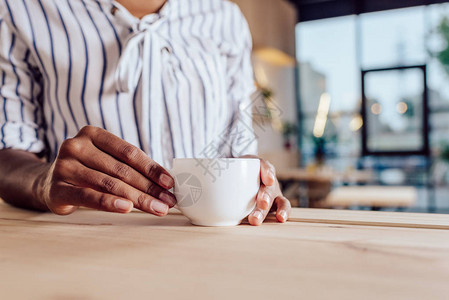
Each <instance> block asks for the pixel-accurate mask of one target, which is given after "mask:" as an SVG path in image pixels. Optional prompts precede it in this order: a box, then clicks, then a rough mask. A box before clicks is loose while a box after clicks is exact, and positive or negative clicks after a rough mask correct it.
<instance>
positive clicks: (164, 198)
mask: <svg viewBox="0 0 449 300" xmlns="http://www.w3.org/2000/svg"><path fill="white" fill-rule="evenodd" d="M159 199H161V200H162V201H164V202H165V203H167V204H168V205H169V206H174V205H175V204H176V200H175V199H173V197H171V196H170V195H168V194H166V193H164V192H162V193H161V194H160V195H159Z"/></svg>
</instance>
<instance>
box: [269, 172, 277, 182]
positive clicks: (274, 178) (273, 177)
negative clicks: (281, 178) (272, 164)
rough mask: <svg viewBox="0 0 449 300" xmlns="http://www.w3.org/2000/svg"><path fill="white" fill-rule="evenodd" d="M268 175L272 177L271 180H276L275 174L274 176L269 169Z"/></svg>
mask: <svg viewBox="0 0 449 300" xmlns="http://www.w3.org/2000/svg"><path fill="white" fill-rule="evenodd" d="M270 177H271V179H272V180H273V181H275V180H276V176H274V172H273V170H270Z"/></svg>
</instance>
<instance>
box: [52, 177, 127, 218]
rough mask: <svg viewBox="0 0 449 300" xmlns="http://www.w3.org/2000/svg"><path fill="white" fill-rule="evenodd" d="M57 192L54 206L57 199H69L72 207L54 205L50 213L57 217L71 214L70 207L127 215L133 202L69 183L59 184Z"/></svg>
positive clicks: (64, 200) (62, 200)
mask: <svg viewBox="0 0 449 300" xmlns="http://www.w3.org/2000/svg"><path fill="white" fill-rule="evenodd" d="M57 188H58V192H57V193H56V194H55V195H54V196H53V199H54V202H56V203H55V204H58V199H59V200H61V202H66V200H67V199H68V198H70V202H71V203H72V205H73V206H72V205H55V208H53V209H52V208H51V207H50V209H52V211H53V212H54V213H56V214H59V215H66V214H69V213H71V212H72V209H71V208H72V207H77V206H84V207H88V208H93V209H97V210H102V211H108V212H116V213H128V212H130V211H131V210H132V208H133V202H132V201H130V200H127V199H123V198H120V197H117V196H115V195H111V194H106V193H102V192H99V191H96V190H94V189H91V188H83V187H77V186H74V185H72V184H69V183H59V184H58V187H57Z"/></svg>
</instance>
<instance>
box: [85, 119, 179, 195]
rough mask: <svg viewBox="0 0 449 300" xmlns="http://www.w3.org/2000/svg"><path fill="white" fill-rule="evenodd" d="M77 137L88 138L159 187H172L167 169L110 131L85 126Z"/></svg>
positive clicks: (172, 182)
mask: <svg viewBox="0 0 449 300" xmlns="http://www.w3.org/2000/svg"><path fill="white" fill-rule="evenodd" d="M77 137H79V138H82V137H86V138H88V139H90V140H91V141H92V143H93V144H94V145H95V147H97V148H98V150H99V151H102V152H105V153H108V154H109V155H111V156H113V157H114V158H116V159H117V160H119V161H121V162H123V163H124V164H126V165H128V166H130V167H132V168H133V169H135V170H137V171H138V172H140V173H141V174H142V175H144V176H145V177H147V178H148V179H150V180H151V181H153V182H155V183H156V184H158V185H160V186H161V187H163V188H165V189H170V188H172V187H173V185H174V180H173V178H172V177H171V175H170V173H168V171H167V170H165V169H164V168H163V167H162V166H160V165H159V164H158V163H156V162H155V161H154V160H152V159H151V158H150V157H148V155H146V154H145V152H143V151H142V150H140V149H139V148H137V147H135V146H134V145H132V144H130V143H128V142H126V141H124V140H122V139H120V138H119V137H117V136H115V135H113V134H112V133H110V132H108V131H106V130H104V129H102V128H97V127H93V126H86V127H83V128H82V129H81V130H80V132H79V133H78V135H77Z"/></svg>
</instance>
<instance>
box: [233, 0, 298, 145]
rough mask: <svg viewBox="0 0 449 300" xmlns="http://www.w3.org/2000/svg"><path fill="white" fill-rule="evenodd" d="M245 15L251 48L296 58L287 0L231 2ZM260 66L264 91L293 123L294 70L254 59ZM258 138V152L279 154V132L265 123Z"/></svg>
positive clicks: (291, 11)
mask: <svg viewBox="0 0 449 300" xmlns="http://www.w3.org/2000/svg"><path fill="white" fill-rule="evenodd" d="M233 2H235V3H237V5H239V7H240V9H241V10H242V12H243V14H244V15H245V17H246V19H247V21H248V24H249V27H250V30H251V34H252V36H253V48H254V49H259V48H267V47H268V48H276V49H278V50H281V51H283V52H284V53H286V54H288V55H290V56H291V57H293V58H294V57H295V26H296V20H297V14H296V9H295V7H294V6H293V5H292V4H291V3H289V2H287V1H286V0H233ZM254 63H257V64H260V65H262V66H263V68H264V70H265V73H266V77H267V82H268V84H267V86H266V87H267V88H269V89H271V90H272V91H273V95H274V98H275V99H276V101H277V103H278V104H279V107H280V109H281V110H282V116H281V118H282V119H283V120H288V121H290V122H293V123H296V100H295V99H296V96H295V70H294V67H293V66H288V67H286V66H276V65H270V64H269V63H266V62H263V61H260V60H257V58H255V59H254ZM255 132H256V134H257V135H258V137H259V153H261V154H264V153H271V154H272V153H276V152H278V153H280V152H281V151H282V150H283V138H282V134H281V133H280V132H277V131H275V130H273V129H272V128H271V127H270V126H269V125H268V124H267V125H266V126H265V127H263V128H258V127H257V126H255Z"/></svg>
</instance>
